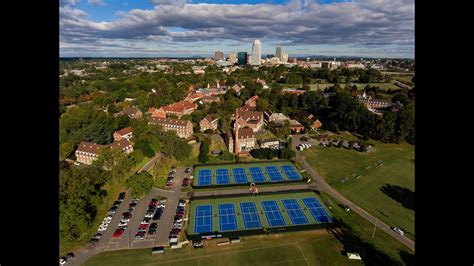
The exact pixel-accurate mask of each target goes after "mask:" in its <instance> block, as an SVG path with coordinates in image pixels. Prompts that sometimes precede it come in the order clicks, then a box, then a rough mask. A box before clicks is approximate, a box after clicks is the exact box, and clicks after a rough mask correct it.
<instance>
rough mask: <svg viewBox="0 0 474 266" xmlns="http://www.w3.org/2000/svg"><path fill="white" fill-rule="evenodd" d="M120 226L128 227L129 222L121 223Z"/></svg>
mask: <svg viewBox="0 0 474 266" xmlns="http://www.w3.org/2000/svg"><path fill="white" fill-rule="evenodd" d="M118 226H128V222H120V223H119V225H118Z"/></svg>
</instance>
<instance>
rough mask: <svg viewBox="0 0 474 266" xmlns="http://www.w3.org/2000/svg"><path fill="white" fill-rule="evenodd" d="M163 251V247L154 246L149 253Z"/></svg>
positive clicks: (160, 252) (161, 252)
mask: <svg viewBox="0 0 474 266" xmlns="http://www.w3.org/2000/svg"><path fill="white" fill-rule="evenodd" d="M163 253H165V248H163V247H154V248H152V249H151V254H152V255H153V254H163Z"/></svg>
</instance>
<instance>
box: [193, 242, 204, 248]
mask: <svg viewBox="0 0 474 266" xmlns="http://www.w3.org/2000/svg"><path fill="white" fill-rule="evenodd" d="M203 246H204V244H203V243H202V241H201V240H196V241H193V247H194V248H202V247H203Z"/></svg>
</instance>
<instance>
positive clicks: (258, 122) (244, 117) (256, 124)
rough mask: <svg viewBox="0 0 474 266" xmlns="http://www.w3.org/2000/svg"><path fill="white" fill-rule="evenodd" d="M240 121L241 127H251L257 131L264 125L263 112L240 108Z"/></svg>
mask: <svg viewBox="0 0 474 266" xmlns="http://www.w3.org/2000/svg"><path fill="white" fill-rule="evenodd" d="M238 123H239V126H240V128H244V127H249V128H251V129H252V130H253V132H257V131H259V130H261V129H262V127H263V112H257V111H240V110H239V111H238Z"/></svg>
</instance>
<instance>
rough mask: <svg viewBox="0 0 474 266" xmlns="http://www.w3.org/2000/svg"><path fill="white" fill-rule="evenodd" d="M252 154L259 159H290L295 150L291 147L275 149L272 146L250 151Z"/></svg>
mask: <svg viewBox="0 0 474 266" xmlns="http://www.w3.org/2000/svg"><path fill="white" fill-rule="evenodd" d="M250 155H252V157H254V158H259V159H267V160H270V159H273V158H275V157H278V158H279V159H286V160H290V159H291V158H293V157H294V156H295V152H294V151H293V150H291V148H290V147H287V148H284V149H280V150H275V149H270V148H262V149H253V150H251V151H250Z"/></svg>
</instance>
